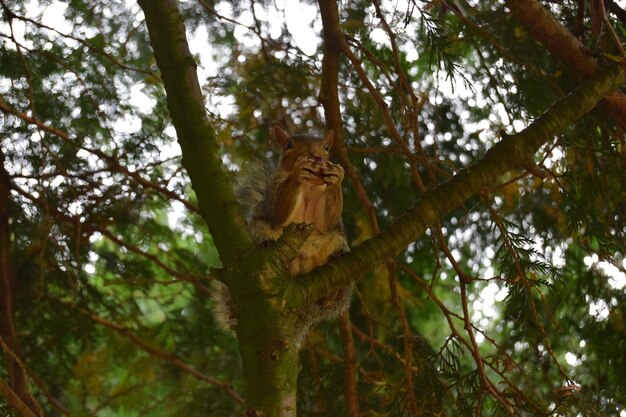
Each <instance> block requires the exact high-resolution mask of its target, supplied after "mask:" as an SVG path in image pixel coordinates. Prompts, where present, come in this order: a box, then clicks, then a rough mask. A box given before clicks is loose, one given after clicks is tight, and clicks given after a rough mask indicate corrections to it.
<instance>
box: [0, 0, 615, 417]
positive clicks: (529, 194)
mask: <svg viewBox="0 0 626 417" xmlns="http://www.w3.org/2000/svg"><path fill="white" fill-rule="evenodd" d="M0 5H1V7H2V9H1V10H2V21H1V22H0V41H1V42H2V49H1V51H0V110H1V111H2V112H1V113H0V114H1V115H2V117H1V118H0V162H1V164H0V183H1V185H0V194H1V195H0V234H1V236H0V241H1V242H2V243H1V245H2V246H1V251H0V255H1V256H0V258H1V261H2V276H1V280H0V309H1V310H2V311H1V312H0V336H1V339H0V345H1V349H0V352H1V357H2V360H3V362H2V367H0V382H1V383H0V413H1V414H3V415H51V416H52V415H72V416H81V415H98V416H141V415H146V416H172V415H185V416H201V415H203V416H204V415H211V416H222V415H223V416H231V415H241V414H242V411H241V410H242V402H243V400H242V397H241V392H242V375H241V369H240V365H239V353H238V349H237V344H236V340H235V339H234V338H233V337H231V336H229V335H227V334H224V333H222V332H221V331H219V330H218V329H217V327H216V325H215V323H214V322H213V317H212V313H211V309H212V305H211V301H210V293H211V287H210V285H209V281H210V279H211V270H212V269H214V268H219V267H220V265H221V263H220V259H219V255H218V253H217V251H216V249H215V246H214V245H213V242H212V239H211V236H210V235H209V234H208V231H207V228H206V225H205V224H204V223H203V222H202V220H201V219H200V217H199V216H198V214H197V207H196V201H195V197H194V195H193V192H191V189H190V185H189V179H188V177H187V175H186V172H185V171H184V170H183V168H182V164H181V159H180V149H179V148H178V146H177V144H176V137H175V132H174V130H173V128H172V125H171V122H170V120H169V116H168V112H167V108H166V104H165V93H164V90H163V87H162V83H161V80H160V74H159V72H158V69H157V67H156V66H155V63H154V58H153V57H152V50H151V47H150V44H149V39H148V36H147V32H146V29H145V25H144V22H143V20H144V17H143V13H142V11H141V9H140V8H139V6H138V5H137V4H135V2H134V1H122V0H107V1H101V2H96V3H94V2H89V1H83V0H71V1H69V0H68V1H57V0H29V1H21V0H0ZM624 6H625V4H624V2H619V1H613V0H604V1H602V0H588V1H584V0H576V1H574V0H571V1H569V0H564V1H559V2H555V1H549V0H547V1H535V0H529V1H525V2H524V1H505V2H501V1H480V2H479V1H469V0H447V1H443V0H441V1H408V2H404V1H400V2H387V1H382V2H379V1H378V0H375V1H374V2H359V1H351V2H342V3H340V4H339V20H340V24H341V26H340V29H341V31H342V33H343V35H344V36H345V40H346V42H347V45H348V47H349V48H350V51H351V53H352V56H348V54H346V53H345V52H346V51H343V57H342V59H341V61H340V69H339V103H340V109H341V116H342V122H343V126H344V133H345V145H346V148H345V151H346V152H345V153H343V154H338V155H335V156H336V157H337V158H340V159H341V162H342V164H344V166H350V167H351V170H352V174H351V175H349V180H347V181H346V182H345V187H344V195H345V204H344V215H343V218H344V223H345V224H346V228H347V234H348V237H349V240H350V242H351V245H352V246H356V245H358V244H359V243H360V242H362V241H364V240H365V239H367V238H370V237H371V236H373V235H375V234H376V233H377V232H378V231H379V230H383V229H385V228H386V227H387V226H388V225H389V224H391V223H392V222H393V221H394V220H395V219H397V218H398V217H399V216H400V215H401V214H402V213H403V212H404V211H405V210H406V209H407V208H408V207H410V206H411V205H412V204H413V203H415V202H416V201H418V200H419V198H420V196H421V195H423V193H424V192H426V191H428V190H432V189H434V188H435V187H436V186H437V185H438V184H440V183H442V182H443V181H445V180H446V179H448V178H450V177H451V176H453V175H454V174H455V173H457V172H458V171H459V170H461V169H463V168H465V167H468V166H469V165H471V164H472V163H474V162H476V161H477V160H479V159H480V158H481V157H482V156H483V155H484V154H485V152H486V150H488V149H489V148H491V147H492V146H493V145H494V144H495V143H496V142H498V141H499V140H500V138H501V137H504V136H506V135H510V134H513V133H515V132H518V131H520V130H522V129H523V128H524V127H525V126H527V125H528V124H530V123H531V122H532V121H533V120H535V119H536V118H537V117H538V116H539V115H540V114H541V113H542V112H544V111H545V110H546V109H547V108H548V107H549V106H550V104H551V103H553V102H554V101H556V100H558V99H559V98H561V97H563V96H564V95H565V94H567V93H568V92H569V91H571V90H572V89H573V88H575V86H576V85H577V84H578V83H580V82H582V81H583V80H584V79H586V78H587V77H588V76H589V75H590V73H592V72H593V71H596V70H597V68H599V67H602V66H606V65H609V64H611V63H613V62H618V63H623V62H624V61H623V60H624V56H623V49H622V46H621V42H624V40H625V39H626V33H625V31H626V11H625V10H624ZM179 7H180V10H181V14H182V16H183V18H184V22H185V25H186V27H187V30H188V37H189V39H190V40H191V50H192V52H193V53H194V54H195V56H196V58H197V63H198V74H199V77H200V81H201V83H202V87H203V91H204V94H205V99H206V110H207V112H208V114H209V118H210V121H211V124H212V127H213V128H214V131H215V133H216V136H217V138H218V141H219V145H220V148H221V150H222V152H223V155H222V159H223V161H224V163H225V164H226V166H227V167H228V169H229V170H230V171H232V173H233V175H236V172H237V171H238V170H239V169H241V167H242V166H244V165H245V163H246V162H248V161H251V160H256V159H259V158H261V159H271V158H275V157H276V156H277V150H276V149H275V148H274V146H273V144H272V140H271V138H270V135H269V128H270V127H271V126H272V125H274V124H281V125H283V126H286V127H287V128H288V129H289V130H291V131H292V132H305V131H310V132H315V133H318V134H319V133H321V132H323V131H324V130H325V129H326V127H325V122H324V121H325V117H324V116H325V114H324V109H323V107H322V104H321V103H320V100H319V94H320V88H321V85H320V84H321V78H320V77H321V72H322V59H323V41H322V38H321V34H322V19H321V16H320V12H319V7H318V4H317V3H316V2H309V1H302V2H298V3H296V2H285V1H262V0H259V1H256V2H255V1H252V2H245V3H241V2H230V1H212V0H187V1H181V2H180V3H179ZM539 12H543V13H544V14H543V15H541V16H543V18H546V16H547V17H551V18H552V20H542V19H543V18H540V17H541V16H540V15H534V14H533V13H539ZM529 21H530V23H529ZM532 22H539V23H544V25H543V26H542V27H540V28H537V27H534V26H533V24H532ZM550 30H554V31H555V33H560V34H561V35H562V36H563V38H562V42H563V43H562V44H559V45H560V46H558V45H557V46H556V47H555V46H554V42H552V43H550V41H549V40H550V39H551V40H554V39H559V38H556V37H555V36H556V35H553V34H552V36H551V37H548V36H547V35H548V34H551V32H550ZM559 31H560V32H559ZM568 36H569V38H568ZM567 42H577V43H576V44H575V45H579V47H577V49H576V52H572V53H570V54H569V55H567V54H566V52H567V51H568V50H567V49H566V48H564V45H568V43H567ZM559 54H561V55H559ZM565 55H567V56H565ZM568 59H569V61H568ZM594 65H595V67H594ZM624 103H626V98H624V97H623V90H622V91H621V92H619V91H618V92H616V93H614V94H613V95H612V96H611V97H610V98H609V100H605V101H604V102H603V103H602V105H601V106H599V107H598V109H596V110H594V111H593V112H592V113H590V114H589V115H587V116H586V117H584V118H582V119H580V120H578V122H576V123H575V124H572V125H571V126H569V128H568V129H567V130H565V131H563V132H561V133H560V134H559V135H557V136H555V137H554V138H552V140H550V141H549V142H548V143H547V144H546V145H545V146H544V147H543V148H542V149H541V150H540V152H539V153H538V154H537V155H536V160H535V163H534V164H530V165H528V166H527V167H525V169H520V170H517V171H515V172H511V173H509V174H508V175H507V176H506V177H505V178H502V179H501V181H500V182H499V183H497V184H493V186H492V187H489V188H488V189H484V190H483V191H482V192H481V193H480V195H477V196H475V197H474V198H473V199H471V200H470V201H468V202H466V204H465V205H464V206H462V207H459V208H457V209H456V210H455V211H454V212H453V213H451V214H450V215H449V216H447V217H446V218H445V219H442V220H441V223H440V224H438V225H433V227H432V228H431V229H429V231H428V233H427V234H426V235H425V236H422V237H421V238H420V239H418V240H416V241H415V242H413V243H412V244H411V245H410V246H409V247H408V248H407V249H406V251H404V252H403V253H402V254H401V255H400V256H399V257H398V258H397V259H395V260H394V262H389V263H387V264H386V265H385V267H382V268H380V269H377V270H376V271H374V272H372V273H370V274H368V275H367V276H366V277H365V278H364V279H362V280H360V281H359V282H358V285H357V293H356V295H355V298H354V301H353V304H352V307H351V310H350V320H342V322H341V326H339V325H338V324H337V323H334V322H331V323H326V324H324V325H322V326H320V327H319V328H318V329H317V330H315V331H314V332H312V333H311V334H310V335H309V338H308V339H307V342H306V344H305V346H304V349H303V351H302V353H301V367H302V368H301V372H300V377H299V391H298V408H299V415H302V416H316V415H317V416H328V415H338V416H343V415H350V416H356V415H364V416H379V415H380V416H402V415H407V416H410V415H424V416H427V415H450V416H458V415H507V414H509V415H510V414H511V412H513V413H514V415H522V416H523V415H528V416H534V415H538V416H541V415H590V416H608V415H620V416H624V415H626V386H625V384H626V382H624V378H623V376H624V375H626V357H625V356H624V352H625V351H626V325H625V319H624V314H626V291H625V288H626V275H625V269H626V265H625V262H624V254H625V253H626V248H625V243H624V242H625V239H624V233H625V231H626V226H625V224H626V223H625V216H626V175H625V174H624V172H625V171H624V170H625V168H626V150H625V149H626V148H625V136H624V129H625V128H626V111H624V109H625V108H626V105H625V104H624ZM346 374H347V375H348V377H346ZM350 393H352V394H350ZM19 404H22V405H24V406H25V407H26V408H27V409H20V408H19ZM29 410H30V411H29ZM28 413H31V414H28Z"/></svg>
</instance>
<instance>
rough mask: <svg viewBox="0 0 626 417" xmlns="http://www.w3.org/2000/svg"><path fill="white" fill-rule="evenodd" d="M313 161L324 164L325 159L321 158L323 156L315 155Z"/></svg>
mask: <svg viewBox="0 0 626 417" xmlns="http://www.w3.org/2000/svg"><path fill="white" fill-rule="evenodd" d="M313 160H314V161H315V162H324V158H322V157H321V156H319V155H313Z"/></svg>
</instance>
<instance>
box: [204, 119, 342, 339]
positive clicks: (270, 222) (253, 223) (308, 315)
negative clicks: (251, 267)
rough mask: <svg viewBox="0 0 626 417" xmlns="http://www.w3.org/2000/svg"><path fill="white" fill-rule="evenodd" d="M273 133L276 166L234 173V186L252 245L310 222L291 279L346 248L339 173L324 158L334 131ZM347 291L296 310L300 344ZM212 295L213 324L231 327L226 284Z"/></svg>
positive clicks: (338, 311)
mask: <svg viewBox="0 0 626 417" xmlns="http://www.w3.org/2000/svg"><path fill="white" fill-rule="evenodd" d="M273 133H274V138H275V140H276V142H277V144H278V146H279V147H280V149H281V155H280V160H279V163H278V166H277V167H276V168H272V167H271V166H269V165H267V164H257V165H253V167H252V169H250V170H249V171H248V173H247V175H243V176H239V177H237V181H236V183H235V187H234V189H235V195H236V197H237V200H238V201H239V203H240V205H241V206H242V207H243V208H244V209H247V211H248V214H247V215H246V218H247V224H248V229H249V230H250V233H251V235H252V238H253V239H254V241H255V243H256V244H257V245H266V244H268V243H269V242H271V241H275V240H277V239H278V238H279V237H280V236H281V235H282V233H283V230H284V229H285V228H286V227H287V226H288V225H289V224H291V223H306V224H311V225H313V227H314V229H313V232H312V233H311V235H310V236H309V237H308V238H307V239H306V240H305V241H304V243H303V245H302V247H301V248H300V251H299V252H298V255H297V256H296V257H295V258H294V259H293V260H292V261H291V262H290V264H289V265H288V271H289V275H290V276H292V277H295V276H297V275H302V274H306V273H308V272H310V271H311V270H313V269H314V268H316V267H318V266H321V265H323V264H325V263H326V262H327V261H328V260H329V259H330V258H331V257H333V256H338V255H341V254H343V253H345V252H348V251H349V247H348V242H347V240H346V236H345V233H344V230H343V222H342V220H341V211H342V208H343V195H342V191H341V182H342V181H343V177H344V171H343V168H342V167H341V166H340V165H338V164H334V163H332V162H330V161H329V151H330V148H331V146H332V144H333V139H334V137H335V132H334V131H333V130H330V131H328V133H327V134H326V135H325V136H324V137H323V138H321V137H318V136H313V135H306V134H296V135H289V134H288V133H287V132H285V131H284V130H283V129H281V128H280V127H274V129H273ZM352 289H353V286H352V285H348V286H345V287H342V288H340V289H339V290H337V291H336V292H335V293H334V294H332V295H331V296H328V297H324V298H323V299H320V300H317V301H316V302H314V303H312V304H310V305H307V306H305V307H304V308H303V309H302V311H300V312H299V317H298V326H297V335H296V344H297V346H301V344H302V342H303V340H304V338H305V337H306V335H307V333H308V331H309V329H310V328H311V326H313V325H315V324H316V323H318V322H320V321H322V320H328V319H331V318H334V317H337V316H339V315H340V314H341V313H342V312H343V311H345V310H346V309H347V308H348V306H349V304H350V299H351V297H352ZM213 299H214V301H215V302H216V309H215V313H216V314H215V315H216V319H217V322H218V324H219V325H220V326H221V327H222V328H225V329H231V330H232V328H233V326H234V325H236V317H234V315H233V311H232V308H231V306H230V305H229V304H230V303H229V300H230V296H229V295H228V293H227V291H226V288H225V286H223V285H220V286H219V287H218V288H217V291H216V292H215V296H214V297H213Z"/></svg>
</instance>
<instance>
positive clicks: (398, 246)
mask: <svg viewBox="0 0 626 417" xmlns="http://www.w3.org/2000/svg"><path fill="white" fill-rule="evenodd" d="M625 81H626V77H625V74H624V69H623V68H621V67H620V66H618V65H612V66H610V67H607V68H606V69H604V70H602V71H600V72H598V73H596V74H595V75H594V76H592V77H591V78H590V79H589V80H587V81H585V82H584V83H583V84H581V85H580V86H579V87H578V88H576V89H575V90H574V91H572V92H571V93H570V94H568V95H567V96H566V97H564V98H563V99H561V100H559V101H557V102H556V103H555V104H553V105H552V106H551V107H550V108H549V109H548V110H547V111H546V112H545V113H544V114H542V115H541V116H540V117H539V118H537V119H536V120H535V121H534V122H533V123H531V124H530V125H529V126H528V127H527V128H526V129H524V130H523V131H521V132H519V133H517V134H515V135H510V136H505V137H504V138H503V139H502V141H500V142H499V143H497V144H496V145H494V146H493V147H492V148H491V149H490V150H489V151H487V153H486V154H485V156H484V157H483V158H482V159H481V160H479V161H478V162H477V163H475V164H474V165H472V166H470V167H468V168H466V169H464V170H462V171H460V172H459V173H458V174H456V175H455V176H453V177H452V178H451V179H450V180H448V181H446V182H444V183H442V184H441V185H439V186H438V187H436V188H435V189H433V190H431V191H428V192H427V193H425V194H423V195H422V198H421V199H420V201H418V202H417V203H416V204H415V205H414V206H413V207H411V208H410V209H408V210H407V211H406V212H405V213H404V214H403V215H402V216H400V217H399V218H398V219H397V220H396V221H395V222H394V223H392V224H391V225H390V226H389V228H388V229H386V230H384V231H382V232H381V233H380V234H379V235H377V236H376V237H374V238H372V239H370V240H367V241H365V242H364V243H362V244H361V245H360V246H358V247H356V248H354V249H353V250H352V251H351V252H350V253H348V254H345V255H343V256H341V257H340V258H337V259H336V260H334V261H331V262H329V263H328V264H326V265H324V266H322V267H320V268H319V269H317V270H315V271H313V272H311V273H310V274H308V275H305V276H302V277H298V279H296V280H294V281H295V283H294V284H293V285H290V287H289V288H288V292H289V293H288V294H287V296H286V299H287V300H288V302H289V303H291V305H305V304H308V303H311V302H314V301H315V300H317V299H319V298H321V297H323V296H324V295H326V294H330V293H332V291H334V290H335V289H337V288H340V287H342V286H344V285H347V284H348V283H350V282H353V281H356V280H358V279H359V278H360V277H362V276H363V275H364V274H365V273H367V272H369V271H371V270H373V269H374V268H375V267H376V266H378V265H380V264H381V263H382V262H384V261H385V260H386V259H388V258H393V257H395V256H397V255H398V254H399V253H400V252H401V251H402V250H404V248H406V247H407V246H408V245H409V244H410V243H411V242H412V241H414V240H415V239H416V238H418V237H419V236H420V235H421V234H422V233H424V232H425V230H426V228H428V227H429V226H432V225H435V224H437V222H438V221H439V220H440V219H441V218H442V217H444V216H445V215H446V214H447V213H448V212H450V211H451V210H453V209H454V208H456V207H459V206H460V205H461V204H462V203H463V202H464V201H465V200H467V199H468V198H470V197H471V196H473V195H474V194H476V193H478V192H479V191H480V190H481V189H482V188H483V187H486V186H490V185H493V184H494V183H495V182H496V181H497V180H498V178H499V177H500V176H502V175H503V174H505V173H507V172H508V171H511V170H513V169H516V168H520V167H523V166H524V165H526V164H527V163H529V162H530V161H531V160H532V158H533V156H534V154H535V152H537V150H538V149H539V148H540V147H541V146H542V145H543V144H544V143H545V142H546V141H548V140H550V139H551V138H552V137H553V136H554V135H556V134H558V133H559V132H561V131H562V130H563V129H565V128H566V127H567V126H568V125H570V124H571V123H573V122H575V121H576V120H578V119H579V118H581V117H582V116H584V115H585V114H586V113H588V112H589V111H591V110H592V109H593V108H594V107H595V105H596V104H597V103H598V102H599V101H600V100H601V99H602V98H603V97H605V96H606V95H608V94H610V93H611V92H612V91H614V90H615V89H617V88H619V87H620V86H622V85H623V84H624V82H625Z"/></svg>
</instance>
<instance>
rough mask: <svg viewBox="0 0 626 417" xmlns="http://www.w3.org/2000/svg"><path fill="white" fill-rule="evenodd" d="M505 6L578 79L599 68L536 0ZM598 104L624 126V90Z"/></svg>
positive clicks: (513, 1)
mask: <svg viewBox="0 0 626 417" xmlns="http://www.w3.org/2000/svg"><path fill="white" fill-rule="evenodd" d="M506 5H507V6H508V7H509V9H511V12H512V13H513V15H514V16H515V17H516V18H517V19H518V20H519V21H520V23H521V24H522V25H523V26H524V28H525V29H526V30H527V31H528V32H529V33H530V34H531V35H532V36H533V38H535V39H536V40H538V41H539V42H541V43H542V44H543V45H544V46H545V47H546V49H547V50H548V51H549V52H550V54H552V55H553V56H554V57H556V58H558V59H559V60H560V61H561V62H562V63H563V66H564V67H565V68H566V70H567V71H568V72H569V73H570V75H571V76H572V77H573V78H574V79H575V80H576V81H577V82H579V83H581V82H583V81H585V80H586V79H588V78H589V77H590V76H591V75H593V74H595V73H596V72H597V71H599V70H600V66H599V65H598V63H597V62H596V60H595V59H594V58H593V56H592V55H591V53H590V51H589V50H587V49H586V48H585V46H584V45H583V44H582V43H581V42H580V41H579V40H578V39H577V38H576V37H575V36H574V35H573V34H572V33H571V32H570V31H568V30H567V29H566V28H564V27H563V26H562V25H561V24H560V23H559V22H558V21H557V20H556V19H555V18H554V17H553V16H552V15H551V14H550V12H549V11H548V10H546V9H545V8H544V7H543V6H542V5H541V3H539V2H538V1H537V0H507V1H506ZM599 107H600V109H601V110H602V111H603V112H605V113H606V114H607V115H608V116H609V117H610V118H611V120H613V121H614V122H615V123H616V124H617V125H618V126H620V127H621V128H622V129H626V95H624V93H622V92H620V91H614V92H612V93H611V94H609V95H608V96H607V97H606V98H605V99H604V100H602V102H600V106H599Z"/></svg>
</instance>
